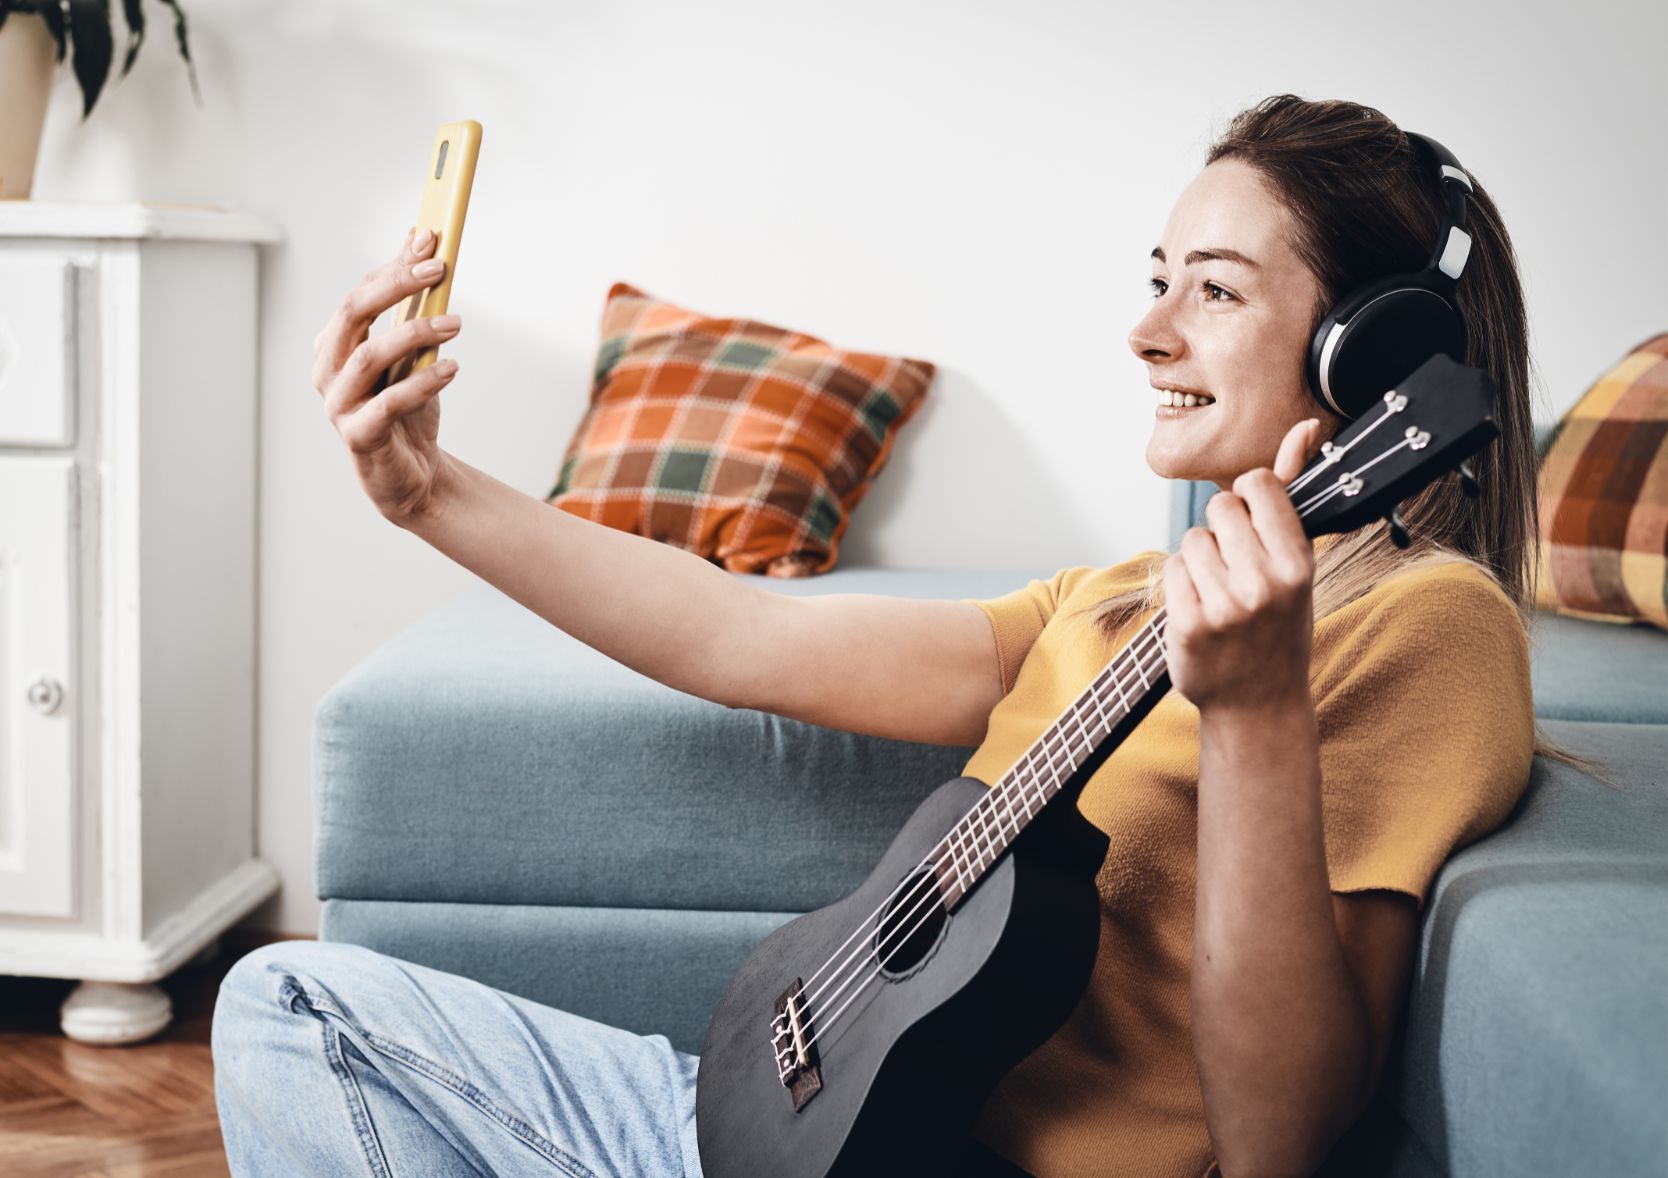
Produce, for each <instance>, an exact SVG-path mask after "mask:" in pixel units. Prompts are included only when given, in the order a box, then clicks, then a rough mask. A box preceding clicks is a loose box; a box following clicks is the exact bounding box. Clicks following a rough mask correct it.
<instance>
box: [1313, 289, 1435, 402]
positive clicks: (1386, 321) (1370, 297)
mask: <svg viewBox="0 0 1668 1178" xmlns="http://www.w3.org/2000/svg"><path fill="white" fill-rule="evenodd" d="M1438 352H1445V353H1447V354H1448V355H1449V356H1450V357H1452V358H1453V359H1454V360H1455V361H1456V362H1458V363H1461V364H1463V363H1464V362H1465V320H1464V318H1463V317H1462V316H1461V315H1460V311H1459V308H1458V307H1456V306H1454V304H1453V302H1452V301H1451V300H1450V298H1449V296H1448V295H1447V294H1446V293H1445V292H1444V291H1442V290H1440V289H1438V288H1437V286H1436V285H1435V284H1434V283H1433V282H1431V281H1430V280H1429V278H1428V277H1427V276H1426V275H1425V274H1420V273H1415V274H1396V275H1392V276H1391V277H1389V278H1383V279H1380V280H1379V281H1377V282H1371V283H1368V284H1367V285H1365V286H1362V287H1359V288H1357V289H1356V290H1354V291H1351V292H1350V293H1349V294H1348V295H1347V296H1345V298H1344V299H1343V300H1341V301H1340V302H1339V303H1338V305H1337V306H1335V307H1333V308H1332V310H1331V311H1329V312H1328V313H1327V315H1326V317H1325V318H1324V319H1322V320H1321V323H1320V326H1319V327H1318V328H1316V329H1315V335H1314V338H1313V339H1312V340H1310V342H1309V360H1308V365H1307V373H1306V374H1307V376H1308V378H1309V394H1310V396H1312V397H1313V398H1314V399H1315V402H1316V403H1317V404H1318V405H1319V406H1320V407H1321V408H1322V409H1326V410H1329V411H1330V412H1333V413H1338V414H1341V415H1343V416H1344V417H1347V418H1350V419H1351V420H1354V419H1355V418H1357V417H1359V416H1361V414H1362V413H1363V412H1365V411H1366V409H1367V408H1368V406H1370V405H1371V404H1372V403H1373V402H1374V401H1376V400H1378V399H1379V398H1380V397H1382V396H1383V395H1384V394H1385V393H1386V392H1387V391H1388V390H1390V389H1392V388H1394V387H1395V386H1396V383H1397V382H1398V381H1400V380H1402V379H1403V378H1404V377H1406V376H1407V375H1408V373H1410V372H1412V371H1413V370H1414V369H1415V368H1417V367H1419V365H1421V364H1423V363H1424V362H1425V361H1426V360H1429V359H1430V358H1431V357H1432V356H1434V355H1436V354H1437V353H1438Z"/></svg>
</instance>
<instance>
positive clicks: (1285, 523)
mask: <svg viewBox="0 0 1668 1178" xmlns="http://www.w3.org/2000/svg"><path fill="white" fill-rule="evenodd" d="M1319 438H1320V421H1319V419H1318V418H1313V417H1311V418H1308V419H1307V420H1305V421H1300V422H1298V423H1297V424H1296V425H1294V426H1292V428H1291V429H1290V430H1288V431H1287V432H1286V436H1285V437H1284V438H1283V439H1281V442H1280V452H1279V454H1278V455H1277V456H1276V458H1275V460H1274V467H1273V469H1270V468H1269V467H1266V466H1260V467H1258V468H1257V469H1255V470H1251V471H1247V472H1246V473H1245V474H1242V475H1240V476H1239V477H1238V478H1237V479H1235V480H1234V488H1233V490H1232V491H1218V492H1217V493H1216V494H1215V495H1212V496H1211V498H1210V501H1209V502H1208V503H1207V504H1206V505H1205V519H1206V521H1207V522H1208V523H1209V524H1210V527H1209V528H1208V529H1206V528H1202V527H1192V528H1189V529H1188V530H1187V531H1186V532H1185V533H1184V534H1183V535H1182V542H1181V548H1180V551H1178V552H1176V553H1175V554H1174V555H1172V556H1171V557H1170V558H1169V559H1168V560H1167V561H1165V562H1164V597H1165V607H1166V610H1167V620H1166V623H1165V633H1164V651H1165V657H1166V659H1167V660H1168V662H1169V666H1170V682H1171V684H1172V685H1173V686H1174V687H1175V689H1176V690H1177V691H1179V692H1181V694H1182V695H1184V696H1186V697H1187V698H1188V699H1189V700H1190V701H1192V703H1193V704H1194V705H1195V706H1196V707H1198V708H1199V709H1200V711H1204V710H1205V709H1207V708H1214V707H1220V706H1236V705H1237V706H1248V707H1252V708H1255V707H1257V706H1259V705H1261V704H1264V703H1276V704H1289V703H1290V702H1291V701H1292V700H1293V699H1306V698H1308V694H1309V656H1310V649H1311V645H1312V643H1313V639H1314V612H1313V606H1312V604H1311V602H1312V593H1313V589H1314V578H1315V550H1314V543H1313V541H1311V540H1310V539H1309V537H1308V535H1307V534H1306V533H1305V532H1304V531H1303V523H1302V520H1300V519H1299V518H1298V514H1297V508H1296V506H1295V505H1294V504H1293V503H1292V501H1291V498H1290V496H1288V495H1287V494H1286V484H1287V483H1289V482H1291V481H1292V480H1293V479H1295V478H1296V477H1297V476H1298V474H1299V473H1300V472H1301V471H1302V470H1303V465H1304V463H1305V462H1306V461H1307V460H1308V457H1309V455H1310V454H1311V453H1312V452H1313V451H1314V449H1315V447H1316V445H1317V443H1318V441H1319Z"/></svg>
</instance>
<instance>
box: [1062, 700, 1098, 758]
mask: <svg viewBox="0 0 1668 1178" xmlns="http://www.w3.org/2000/svg"><path fill="white" fill-rule="evenodd" d="M1071 718H1072V719H1073V720H1075V721H1077V731H1078V732H1079V733H1080V734H1081V735H1082V737H1083V743H1084V745H1085V746H1087V747H1086V748H1085V749H1084V751H1083V760H1087V759H1088V757H1089V754H1090V753H1092V752H1094V751H1095V738H1094V737H1092V736H1090V735H1089V733H1088V731H1087V730H1086V729H1085V728H1084V727H1083V717H1082V716H1080V715H1078V711H1077V709H1076V708H1072V709H1071ZM1082 763H1083V761H1080V760H1076V759H1075V754H1074V755H1073V759H1072V760H1069V761H1067V764H1069V765H1070V766H1071V767H1072V768H1073V769H1075V768H1077V766H1079V765H1081V764H1082Z"/></svg>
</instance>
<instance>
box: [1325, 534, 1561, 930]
mask: <svg viewBox="0 0 1668 1178" xmlns="http://www.w3.org/2000/svg"><path fill="white" fill-rule="evenodd" d="M1346 609H1351V610H1356V611H1357V612H1358V613H1359V615H1360V616H1359V617H1357V618H1356V619H1354V622H1355V624H1354V625H1353V626H1351V627H1349V629H1348V630H1347V632H1346V633H1344V634H1343V636H1342V637H1341V638H1340V639H1339V640H1338V641H1337V642H1336V643H1335V644H1333V645H1332V647H1331V649H1329V650H1328V652H1327V655H1326V658H1325V663H1324V666H1319V667H1318V668H1317V670H1316V675H1315V678H1314V680H1313V681H1312V688H1313V691H1314V696H1315V713H1316V719H1317V722H1318V726H1319V732H1320V762H1321V806H1322V818H1323V825H1324V834H1325V841H1326V860H1327V871H1328V875H1329V877H1330V880H1331V884H1330V886H1331V890H1332V891H1334V892H1356V891H1364V890H1368V889H1372V888H1387V889H1390V890H1393V891H1399V892H1405V893H1407V894H1408V895H1410V896H1413V897H1414V898H1415V899H1416V900H1417V901H1418V902H1419V904H1420V905H1421V906H1423V904H1424V901H1425V896H1426V893H1427V891H1428V889H1429V887H1430V885H1431V882H1432V881H1433V880H1434V879H1435V877H1436V873H1437V872H1438V870H1440V869H1441V867H1442V864H1443V863H1444V862H1445V861H1446V860H1447V858H1448V856H1449V855H1451V854H1452V853H1453V852H1454V851H1456V850H1458V849H1459V848H1460V847H1463V846H1464V845H1466V844H1467V843H1470V842H1473V841H1475V840H1476V839H1479V838H1481V837H1483V836H1484V835H1486V834H1488V833H1490V832H1491V831H1493V830H1494V829H1496V828H1497V827H1499V826H1500V825H1501V824H1502V823H1503V822H1504V821H1505V820H1506V818H1507V816H1508V815H1509V814H1510V813H1511V811H1512V808H1513V807H1514V806H1515V805H1516V804H1517V802H1518V799H1519V798H1520V797H1521V796H1522V793H1523V790H1524V788H1525V787H1526V786H1527V784H1528V781H1529V771H1530V765H1531V762H1532V760H1533V758H1534V742H1535V717H1534V700H1533V696H1532V687H1531V681H1530V671H1529V645H1528V634H1527V633H1526V631H1525V630H1524V627H1523V623H1522V620H1521V618H1520V617H1519V615H1518V612H1517V609H1516V607H1515V606H1514V605H1513V604H1512V602H1511V600H1510V598H1508V597H1507V596H1506V595H1505V593H1504V592H1503V591H1502V590H1501V589H1500V588H1499V586H1498V585H1496V584H1495V583H1494V582H1493V580H1492V579H1490V578H1489V577H1488V575H1487V574H1486V573H1484V572H1482V571H1481V570H1480V569H1477V568H1476V567H1475V566H1472V565H1469V564H1465V563H1460V562H1455V563H1453V564H1447V565H1439V566H1435V567H1433V568H1425V569H1418V570H1411V571H1409V572H1407V573H1405V574H1400V575H1398V576H1397V577H1396V578H1394V580H1393V581H1391V582H1388V583H1387V584H1386V585H1385V586H1381V588H1380V589H1378V590H1375V591H1374V592H1373V593H1370V594H1368V595H1367V596H1366V597H1364V598H1361V599H1359V600H1358V601H1357V602H1354V603H1352V604H1351V606H1348V607H1346ZM1340 612H1342V611H1340ZM1334 616H1336V615H1334ZM1325 620H1326V619H1323V621H1325ZM1339 620H1340V621H1342V620H1343V619H1339ZM1316 653H1317V654H1319V653H1320V649H1319V635H1318V634H1317V651H1316ZM1319 662H1320V660H1317V663H1319Z"/></svg>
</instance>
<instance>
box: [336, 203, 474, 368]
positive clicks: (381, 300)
mask: <svg viewBox="0 0 1668 1178" xmlns="http://www.w3.org/2000/svg"><path fill="white" fill-rule="evenodd" d="M423 233H424V234H425V235H426V240H419V239H418V238H417V236H416V235H415V234H413V233H407V234H406V240H405V241H404V243H402V244H401V246H400V250H399V253H397V254H396V255H395V256H394V257H393V258H392V259H391V260H389V261H388V262H385V263H384V264H383V265H381V266H378V267H377V268H376V269H374V270H372V271H370V272H369V273H367V274H366V275H365V277H364V278H362V279H360V281H359V285H358V286H356V287H355V288H354V289H353V290H351V291H349V292H348V293H347V295H346V297H344V298H343V299H342V302H341V303H340V305H338V306H337V308H336V311H335V313H334V314H333V315H332V316H331V317H330V321H329V322H328V323H326V324H325V326H324V329H323V330H322V331H320V332H319V333H318V335H316V336H314V337H313V387H314V388H315V389H317V390H318V391H319V392H320V393H321V394H324V393H325V392H326V389H327V388H328V386H329V385H330V384H331V382H332V381H333V379H334V377H335V374H336V373H337V372H338V371H339V370H340V369H341V367H342V365H343V364H344V363H346V362H347V358H348V356H349V355H350V354H352V352H353V350H354V349H355V348H357V347H358V346H359V345H360V343H362V342H363V341H364V340H365V338H366V336H368V335H369V334H370V328H371V324H372V323H374V322H375V321H376V318H377V316H378V315H381V314H382V313H383V312H384V311H386V310H387V309H388V308H389V307H391V306H393V305H394V304H395V303H397V302H399V301H400V300H401V299H404V298H406V297H407V296H409V295H413V294H416V293H417V292H418V291H421V290H424V289H426V288H428V287H431V286H433V285H434V284H435V283H437V282H439V281H440V280H441V278H442V277H444V276H445V263H444V262H437V265H438V271H437V272H436V273H433V274H419V273H418V272H417V271H416V269H415V267H416V266H417V265H418V264H419V263H421V262H422V261H424V260H426V258H427V255H428V254H429V253H430V252H432V251H433V249H434V244H435V242H434V235H433V234H432V233H430V232H429V231H428V230H424V231H423Z"/></svg>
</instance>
